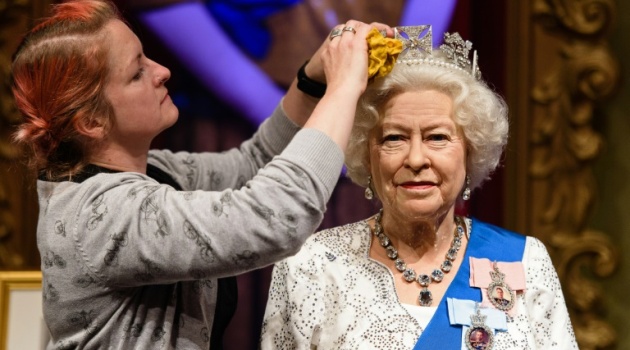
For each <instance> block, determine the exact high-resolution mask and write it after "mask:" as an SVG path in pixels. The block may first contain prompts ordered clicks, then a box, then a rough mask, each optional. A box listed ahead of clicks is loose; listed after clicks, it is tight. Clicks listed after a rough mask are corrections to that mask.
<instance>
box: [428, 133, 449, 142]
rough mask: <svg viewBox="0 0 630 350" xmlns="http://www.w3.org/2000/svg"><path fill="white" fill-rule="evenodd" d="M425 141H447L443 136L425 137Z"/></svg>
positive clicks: (446, 137)
mask: <svg viewBox="0 0 630 350" xmlns="http://www.w3.org/2000/svg"><path fill="white" fill-rule="evenodd" d="M427 139H428V140H431V141H448V140H449V138H448V136H447V135H445V134H431V135H429V137H427Z"/></svg>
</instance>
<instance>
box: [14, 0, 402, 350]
mask: <svg viewBox="0 0 630 350" xmlns="http://www.w3.org/2000/svg"><path fill="white" fill-rule="evenodd" d="M374 27H376V28H378V29H380V30H385V31H387V32H388V33H389V35H390V36H391V35H393V32H392V30H391V29H390V28H389V27H387V26H384V25H380V24H371V25H368V24H365V23H361V22H358V21H348V22H347V23H345V24H344V25H340V26H338V27H337V28H335V30H334V34H333V35H331V39H330V40H326V41H325V42H324V43H323V44H322V46H321V48H320V49H319V50H318V52H316V53H315V55H314V56H313V57H312V59H311V60H310V61H309V63H308V65H306V66H305V67H303V68H304V69H303V70H301V72H300V79H299V81H300V83H299V84H298V79H296V80H295V81H294V82H293V84H292V86H291V88H290V89H289V91H288V92H287V94H286V95H285V97H284V98H283V100H282V102H281V103H280V105H279V106H278V107H277V108H276V110H275V111H274V113H273V114H272V115H271V117H269V118H268V119H267V120H266V121H265V122H264V123H263V125H261V126H260V128H259V130H258V131H257V132H256V133H255V135H254V136H253V137H252V138H251V139H250V140H248V141H246V142H244V143H243V144H242V145H241V146H240V147H239V148H237V149H232V150H229V151H227V152H223V153H221V154H210V153H198V154H193V153H186V152H179V153H173V152H170V151H168V150H151V151H150V150H149V148H150V144H151V141H152V140H153V139H154V138H155V136H157V135H158V134H159V133H160V132H161V131H163V130H164V129H166V128H168V127H170V126H171V125H173V124H174V123H175V122H176V120H177V117H178V110H177V107H176V106H175V105H174V104H173V102H172V101H171V99H170V97H169V95H168V91H167V89H166V87H165V82H166V81H167V80H168V79H169V77H170V71H169V70H168V69H167V68H165V67H163V66H161V65H159V64H158V63H156V62H154V61H152V60H150V59H149V58H147V57H146V56H145V55H144V53H143V50H142V44H141V43H140V41H139V40H138V38H137V37H136V35H135V34H134V33H133V32H132V31H131V30H130V29H129V27H128V26H127V25H126V24H125V23H124V22H123V21H122V20H121V17H120V15H119V14H118V12H117V10H116V8H115V7H114V6H113V5H112V4H110V3H109V2H106V1H96V0H89V1H71V2H66V3H62V4H58V5H54V7H53V11H52V15H51V16H50V17H48V18H45V19H43V20H42V21H41V22H39V24H38V25H37V26H35V27H34V28H33V29H32V30H31V31H30V32H29V33H28V34H27V35H26V37H25V39H24V41H23V43H22V45H21V46H20V48H19V49H18V51H17V52H16V54H15V56H14V61H13V64H12V78H13V79H12V88H13V93H14V96H15V100H16V103H17V106H18V108H19V109H20V111H21V112H22V113H23V115H24V117H25V119H24V122H23V123H22V124H21V125H20V126H19V129H18V131H17V133H16V135H15V139H16V141H17V142H18V143H20V144H22V145H24V146H26V147H27V148H28V149H29V150H30V154H31V157H30V160H31V165H32V166H33V168H34V169H35V170H36V171H37V173H38V183H37V190H38V194H39V200H40V216H39V222H38V229H37V242H38V248H39V251H40V254H41V258H42V271H43V294H44V296H43V297H44V317H45V320H46V323H47V325H48V327H49V330H50V333H51V336H52V341H51V344H49V348H55V349H68V348H73V349H74V348H80V349H96V348H99V349H102V348H107V349H164V348H178V349H179V348H185V349H202V348H204V349H207V348H209V347H211V348H220V347H221V346H222V344H221V343H222V342H221V340H222V334H223V331H224V329H225V327H226V325H227V322H228V321H229V319H230V317H231V316H232V314H233V312H234V309H235V297H236V295H235V293H236V292H235V289H234V288H235V281H234V277H233V276H235V275H237V274H240V273H243V272H246V271H249V270H252V269H255V268H258V267H262V266H266V265H269V264H271V263H274V262H276V261H278V260H280V259H283V258H285V257H287V256H289V255H292V254H294V253H295V252H297V251H298V249H299V248H300V246H301V244H302V243H303V242H304V240H305V239H306V238H307V237H308V236H309V235H310V234H311V233H312V232H314V231H315V229H316V228H317V227H318V225H319V223H320V221H321V219H322V216H323V212H324V210H325V205H326V202H327V200H328V198H329V196H330V194H331V191H332V189H333V187H334V186H335V183H336V181H337V179H338V176H339V172H340V170H341V167H342V163H343V151H344V150H345V147H346V144H347V141H348V137H349V133H350V130H351V127H352V123H353V118H354V112H355V108H356V102H357V100H358V97H359V96H360V95H361V93H362V92H363V90H365V87H366V84H367V74H366V72H367V66H368V58H367V54H366V53H367V43H366V40H365V38H366V37H367V34H368V32H369V31H370V30H371V29H372V28H374ZM342 28H343V30H342ZM209 59H211V58H209ZM226 69H229V67H226ZM309 77H310V78H309ZM324 81H326V83H327V86H326V85H325V84H324V83H323V82H324ZM324 88H325V94H324ZM322 94H323V97H322V96H321V95H322ZM314 96H315V97H314Z"/></svg>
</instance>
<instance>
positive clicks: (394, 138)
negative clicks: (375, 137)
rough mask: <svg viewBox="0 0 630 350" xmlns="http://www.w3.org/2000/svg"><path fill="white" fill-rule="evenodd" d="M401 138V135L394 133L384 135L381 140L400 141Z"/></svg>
mask: <svg viewBox="0 0 630 350" xmlns="http://www.w3.org/2000/svg"><path fill="white" fill-rule="evenodd" d="M400 140H402V136H401V135H396V134H390V135H385V136H384V137H383V142H387V141H390V142H392V141H400Z"/></svg>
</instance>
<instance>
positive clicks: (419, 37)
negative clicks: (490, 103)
mask: <svg viewBox="0 0 630 350" xmlns="http://www.w3.org/2000/svg"><path fill="white" fill-rule="evenodd" d="M394 33H395V38H396V39H398V40H400V41H401V42H402V44H403V51H402V52H401V53H400V55H398V59H397V60H396V62H401V63H406V64H431V65H435V66H441V67H447V68H453V69H457V70H462V71H464V72H466V73H468V74H470V75H471V76H472V77H474V78H475V79H480V78H481V71H480V70H479V66H478V65H477V51H473V54H472V56H473V57H472V63H471V62H470V58H469V57H470V51H471V50H472V43H471V42H470V41H468V40H464V39H462V37H461V36H460V35H459V33H454V34H450V33H444V44H442V45H440V50H441V51H442V52H443V53H444V55H445V57H437V56H435V55H433V34H432V29H431V25H420V26H400V27H395V28H394Z"/></svg>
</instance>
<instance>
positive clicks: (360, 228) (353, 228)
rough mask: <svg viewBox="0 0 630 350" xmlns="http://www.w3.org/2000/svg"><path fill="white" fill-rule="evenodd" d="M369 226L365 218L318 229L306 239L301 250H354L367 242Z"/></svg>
mask: <svg viewBox="0 0 630 350" xmlns="http://www.w3.org/2000/svg"><path fill="white" fill-rule="evenodd" d="M369 238H370V228H369V226H368V224H367V222H366V221H365V220H361V221H357V222H353V223H349V224H345V225H340V226H335V227H331V228H327V229H324V230H321V231H318V232H316V233H314V234H313V235H311V237H309V238H308V239H307V240H306V243H305V244H304V247H303V248H302V251H304V250H306V251H322V249H326V250H328V251H337V252H341V251H355V250H357V249H361V248H362V247H364V246H365V245H366V244H369Z"/></svg>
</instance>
